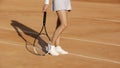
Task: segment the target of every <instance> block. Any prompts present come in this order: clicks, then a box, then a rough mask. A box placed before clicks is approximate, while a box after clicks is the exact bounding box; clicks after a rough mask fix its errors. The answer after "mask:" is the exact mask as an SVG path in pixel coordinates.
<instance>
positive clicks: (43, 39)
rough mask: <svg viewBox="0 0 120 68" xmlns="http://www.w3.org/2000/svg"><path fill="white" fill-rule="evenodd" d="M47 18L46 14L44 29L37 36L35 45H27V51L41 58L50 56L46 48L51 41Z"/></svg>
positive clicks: (45, 14) (44, 15)
mask: <svg viewBox="0 0 120 68" xmlns="http://www.w3.org/2000/svg"><path fill="white" fill-rule="evenodd" d="M46 16H47V13H46V12H44V14H43V25H42V28H41V30H40V32H39V33H38V34H37V35H36V36H35V39H34V41H33V44H31V43H27V49H28V50H29V51H31V52H32V53H34V54H36V55H40V56H45V55H47V54H48V51H47V50H46V47H47V46H48V43H47V42H48V41H50V37H49V35H48V32H47V29H46Z"/></svg>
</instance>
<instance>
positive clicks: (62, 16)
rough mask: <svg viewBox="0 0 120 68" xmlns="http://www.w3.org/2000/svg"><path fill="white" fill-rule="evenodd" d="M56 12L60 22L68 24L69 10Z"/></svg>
mask: <svg viewBox="0 0 120 68" xmlns="http://www.w3.org/2000/svg"><path fill="white" fill-rule="evenodd" d="M56 13H57V16H58V18H59V21H60V24H67V11H66V10H59V11H56Z"/></svg>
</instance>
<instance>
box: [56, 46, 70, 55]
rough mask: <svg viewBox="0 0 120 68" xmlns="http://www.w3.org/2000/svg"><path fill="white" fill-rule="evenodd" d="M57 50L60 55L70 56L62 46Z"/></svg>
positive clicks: (57, 47)
mask: <svg viewBox="0 0 120 68" xmlns="http://www.w3.org/2000/svg"><path fill="white" fill-rule="evenodd" d="M55 49H56V51H57V52H58V53H59V54H68V52H67V51H65V50H63V49H62V48H61V47H60V46H56V47H55Z"/></svg>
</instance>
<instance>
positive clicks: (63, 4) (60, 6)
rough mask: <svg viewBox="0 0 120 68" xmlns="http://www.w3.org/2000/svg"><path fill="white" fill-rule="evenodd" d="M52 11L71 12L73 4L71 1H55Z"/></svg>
mask: <svg viewBox="0 0 120 68" xmlns="http://www.w3.org/2000/svg"><path fill="white" fill-rule="evenodd" d="M52 9H53V11H59V10H71V2H70V0H53V3H52Z"/></svg>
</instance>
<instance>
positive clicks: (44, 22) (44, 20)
mask: <svg viewBox="0 0 120 68" xmlns="http://www.w3.org/2000/svg"><path fill="white" fill-rule="evenodd" d="M46 15H47V12H46V11H45V12H44V16H43V25H44V26H45V25H46Z"/></svg>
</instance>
